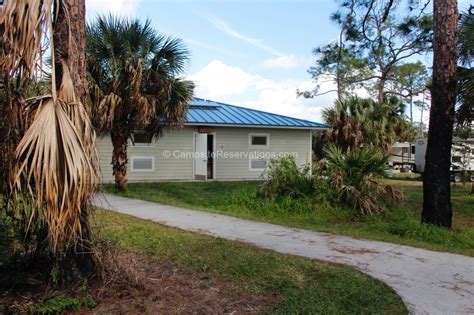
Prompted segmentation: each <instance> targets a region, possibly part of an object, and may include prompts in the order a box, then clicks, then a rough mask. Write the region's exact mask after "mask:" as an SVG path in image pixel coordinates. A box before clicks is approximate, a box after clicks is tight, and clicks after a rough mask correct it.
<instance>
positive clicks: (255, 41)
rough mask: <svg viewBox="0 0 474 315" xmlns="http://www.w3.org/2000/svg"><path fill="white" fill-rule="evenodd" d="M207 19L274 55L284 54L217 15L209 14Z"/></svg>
mask: <svg viewBox="0 0 474 315" xmlns="http://www.w3.org/2000/svg"><path fill="white" fill-rule="evenodd" d="M207 20H208V21H209V22H210V23H211V24H212V25H214V26H215V27H216V28H217V29H218V30H220V31H222V32H224V33H226V34H227V35H229V36H232V37H234V38H237V39H239V40H241V41H243V42H245V43H248V44H250V45H252V46H255V47H257V48H260V49H263V50H264V51H266V52H268V53H270V54H272V55H274V56H278V57H280V56H283V55H284V54H283V53H282V52H280V51H278V50H277V49H275V48H273V47H270V46H268V45H265V44H264V43H263V41H262V40H261V39H258V38H253V37H250V36H247V35H244V34H242V33H240V32H238V31H236V30H234V29H233V28H232V27H230V26H229V25H228V24H227V23H226V22H224V21H223V20H221V19H219V18H217V17H215V16H208V17H207Z"/></svg>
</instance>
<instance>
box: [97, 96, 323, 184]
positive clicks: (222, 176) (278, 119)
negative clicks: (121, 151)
mask: <svg viewBox="0 0 474 315" xmlns="http://www.w3.org/2000/svg"><path fill="white" fill-rule="evenodd" d="M325 127H326V126H325V125H323V124H319V123H315V122H310V121H306V120H302V119H296V118H291V117H286V116H281V115H276V114H271V113H267V112H262V111H258V110H252V109H248V108H243V107H238V106H233V105H228V104H222V103H217V102H212V101H207V100H202V99H195V100H194V102H193V104H192V105H191V106H190V108H189V110H188V113H187V123H186V124H185V126H184V127H183V128H182V129H180V130H177V131H174V132H169V133H167V134H165V135H164V136H163V137H161V138H159V139H154V140H153V141H152V143H145V142H143V140H142V139H144V137H143V136H142V134H140V133H135V134H134V135H133V138H134V141H131V140H130V142H129V147H128V160H129V163H128V165H129V169H128V175H127V177H128V180H129V182H155V181H167V180H169V181H171V180H211V179H213V180H245V179H259V178H261V175H262V173H263V172H264V171H265V169H266V168H267V167H268V165H269V162H270V160H271V159H274V158H279V157H284V156H289V155H292V156H294V157H295V159H296V161H297V163H298V164H300V165H304V164H307V163H311V157H312V148H311V144H312V131H313V130H315V129H323V128H325ZM112 149H113V148H112V142H111V140H110V136H105V137H103V138H99V139H98V150H99V156H100V160H101V170H102V177H103V178H102V180H103V182H105V183H110V182H113V181H114V177H113V174H112V166H111V164H110V162H111V161H112Z"/></svg>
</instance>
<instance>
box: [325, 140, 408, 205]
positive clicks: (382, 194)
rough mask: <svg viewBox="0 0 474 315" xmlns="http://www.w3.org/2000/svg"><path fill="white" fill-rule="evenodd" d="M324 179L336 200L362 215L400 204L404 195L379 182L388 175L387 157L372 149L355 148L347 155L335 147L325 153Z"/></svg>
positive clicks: (330, 145) (332, 146)
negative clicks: (392, 204)
mask: <svg viewBox="0 0 474 315" xmlns="http://www.w3.org/2000/svg"><path fill="white" fill-rule="evenodd" d="M324 152H325V155H326V161H327V170H326V176H325V178H326V179H327V180H328V181H329V185H330V186H331V187H332V189H333V194H335V196H336V198H335V199H336V200H340V201H341V202H342V203H345V204H346V205H347V206H350V207H353V208H356V209H359V210H360V211H361V212H362V213H363V214H372V213H376V212H381V211H382V210H383V209H384V207H383V206H384V205H385V204H387V203H391V202H395V201H401V200H402V199H403V194H402V192H401V191H399V190H397V189H395V188H394V187H392V186H390V185H386V184H384V183H382V182H381V181H380V178H382V177H383V176H384V175H385V174H386V163H387V160H388V156H387V155H385V154H383V153H382V152H381V151H379V150H377V149H375V148H372V147H359V148H354V149H352V150H351V151H349V152H348V153H346V154H344V153H343V152H342V150H341V149H340V148H338V147H336V146H335V145H334V144H329V145H328V146H326V148H325V149H324Z"/></svg>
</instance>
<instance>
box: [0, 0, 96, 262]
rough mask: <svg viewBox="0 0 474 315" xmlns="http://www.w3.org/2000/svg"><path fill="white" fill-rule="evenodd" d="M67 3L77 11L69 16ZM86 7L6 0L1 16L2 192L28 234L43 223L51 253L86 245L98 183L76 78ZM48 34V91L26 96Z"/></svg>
mask: <svg viewBox="0 0 474 315" xmlns="http://www.w3.org/2000/svg"><path fill="white" fill-rule="evenodd" d="M53 7H54V11H55V12H54V13H53V12H52V10H53ZM73 7H74V8H73ZM72 8H73V9H74V10H75V12H76V13H77V14H76V15H75V16H70V15H69V12H70V10H71V9H72ZM84 8H85V4H84V1H81V0H74V1H71V0H16V1H6V3H5V5H4V8H3V12H2V14H1V15H0V25H2V28H3V34H2V37H1V48H2V49H1V52H0V54H1V56H0V57H1V58H0V60H1V64H0V69H1V71H2V74H3V82H2V83H3V84H2V85H1V89H2V93H3V94H4V96H5V98H4V102H3V106H2V109H3V110H4V116H3V117H2V120H3V127H4V128H3V129H2V131H3V132H4V134H3V135H2V136H3V137H4V138H6V139H2V140H4V141H3V142H2V155H3V157H6V158H7V159H9V158H11V163H9V165H8V167H9V168H8V170H6V169H5V168H4V169H3V170H2V171H3V172H4V174H6V176H7V177H6V178H3V180H4V181H6V182H9V185H3V187H2V188H3V191H2V192H3V193H4V194H5V193H6V196H7V197H8V200H7V205H8V206H9V209H10V210H12V211H13V212H15V214H14V215H15V217H16V218H20V220H22V221H23V222H25V226H26V231H25V233H26V234H28V231H29V230H30V229H32V228H33V227H34V226H38V225H45V226H46V227H47V244H48V246H47V248H48V251H49V253H50V254H52V255H53V256H59V255H62V254H65V253H70V252H72V253H73V255H75V254H76V253H78V252H79V251H84V250H85V251H88V250H90V247H89V245H90V243H89V240H88V220H87V211H88V208H87V201H88V200H89V198H90V197H91V195H92V193H94V191H95V190H96V188H97V186H98V162H97V155H96V151H95V133H94V131H93V129H92V125H91V123H90V120H89V117H88V113H87V111H86V108H85V106H84V103H83V102H84V99H83V95H85V94H80V95H79V94H78V92H80V89H79V88H78V86H79V85H80V83H81V82H78V81H77V80H76V76H77V75H78V74H80V73H81V72H85V71H81V70H85V69H81V68H80V66H79V64H80V60H79V59H80V58H81V53H82V54H83V53H84V51H82V52H81V48H80V47H81V41H80V39H81V36H84V30H82V33H81V29H80V27H78V25H79V26H80V24H81V21H82V23H83V19H84V11H85V10H84ZM81 12H82V13H81ZM76 22H77V23H78V25H71V24H72V23H76ZM45 35H47V36H49V40H50V43H51V46H50V48H51V58H52V65H53V67H52V69H51V76H52V80H51V89H50V90H51V94H49V95H39V96H36V97H32V98H26V89H27V88H28V86H29V85H30V83H31V80H37V79H39V77H40V76H38V74H41V72H42V71H43V69H44V67H43V65H42V63H43V53H44V51H43V50H42V47H43V46H42V45H43V44H44V43H45V41H44V40H45ZM73 77H74V79H73ZM83 79H85V78H83ZM11 139H18V140H17V141H16V140H15V141H10V140H11ZM5 140H6V141H5ZM3 150H5V151H3ZM3 160H5V159H3ZM2 166H3V167H5V164H2ZM86 234H87V235H86ZM38 241H44V240H38ZM86 243H87V245H85V244H86Z"/></svg>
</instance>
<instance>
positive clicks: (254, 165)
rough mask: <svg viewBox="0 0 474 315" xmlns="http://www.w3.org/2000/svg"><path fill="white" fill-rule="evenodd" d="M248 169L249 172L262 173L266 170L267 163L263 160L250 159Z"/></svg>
mask: <svg viewBox="0 0 474 315" xmlns="http://www.w3.org/2000/svg"><path fill="white" fill-rule="evenodd" d="M249 164H250V165H249V169H250V170H251V171H264V170H266V169H267V166H268V162H267V160H264V159H253V158H251V159H250V163H249Z"/></svg>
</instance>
